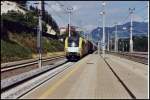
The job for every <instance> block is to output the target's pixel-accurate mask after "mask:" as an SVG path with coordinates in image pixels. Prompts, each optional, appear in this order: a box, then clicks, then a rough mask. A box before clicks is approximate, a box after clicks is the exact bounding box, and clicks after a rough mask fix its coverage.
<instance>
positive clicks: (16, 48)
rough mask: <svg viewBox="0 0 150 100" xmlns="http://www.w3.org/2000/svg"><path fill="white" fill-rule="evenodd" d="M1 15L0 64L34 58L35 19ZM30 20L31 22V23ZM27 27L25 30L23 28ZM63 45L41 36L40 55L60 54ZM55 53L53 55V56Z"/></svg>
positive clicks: (29, 15)
mask: <svg viewBox="0 0 150 100" xmlns="http://www.w3.org/2000/svg"><path fill="white" fill-rule="evenodd" d="M13 15H14V14H13V13H9V14H5V15H2V16H1V17H2V18H3V19H2V21H3V27H1V30H2V31H1V32H2V33H1V63H5V62H11V61H18V60H23V59H30V58H34V57H36V55H37V34H36V32H32V30H30V29H33V28H34V27H36V26H37V25H38V24H37V22H38V21H37V19H34V16H33V15H32V14H31V13H30V14H28V17H29V18H30V20H29V19H26V17H25V16H27V15H22V14H19V13H16V14H15V16H13ZM31 20H32V22H31ZM24 27H27V28H24ZM63 50H64V43H63V42H61V41H58V40H57V39H52V38H48V37H45V36H43V38H42V55H43V56H45V55H52V54H53V53H54V52H58V54H60V53H61V54H62V52H63ZM55 54H56V53H54V55H55Z"/></svg>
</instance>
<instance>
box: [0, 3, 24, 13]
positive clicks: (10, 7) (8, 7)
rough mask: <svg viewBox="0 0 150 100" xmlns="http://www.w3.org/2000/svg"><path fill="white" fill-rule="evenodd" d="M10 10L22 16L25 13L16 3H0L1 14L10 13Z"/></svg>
mask: <svg viewBox="0 0 150 100" xmlns="http://www.w3.org/2000/svg"><path fill="white" fill-rule="evenodd" d="M11 10H13V11H17V12H21V13H23V14H25V13H26V11H25V10H23V9H21V8H20V7H19V5H18V4H17V3H16V2H11V1H1V14H3V13H7V12H8V11H11Z"/></svg>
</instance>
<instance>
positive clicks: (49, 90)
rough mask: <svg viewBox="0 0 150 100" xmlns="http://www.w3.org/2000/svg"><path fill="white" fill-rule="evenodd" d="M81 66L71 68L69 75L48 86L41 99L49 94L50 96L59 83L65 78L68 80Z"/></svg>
mask: <svg viewBox="0 0 150 100" xmlns="http://www.w3.org/2000/svg"><path fill="white" fill-rule="evenodd" d="M78 68H79V66H77V67H75V68H74V69H73V70H71V71H70V72H69V73H68V74H67V75H65V76H64V77H63V78H62V79H60V80H59V81H58V82H57V83H56V84H54V85H53V86H52V87H50V88H48V89H47V91H46V92H44V93H43V94H42V95H41V96H40V97H39V99H44V98H46V97H47V96H49V95H50V94H51V93H52V92H53V91H54V90H55V89H56V88H57V87H58V86H59V85H61V84H62V83H63V82H64V81H65V80H67V79H68V78H69V77H70V76H71V75H72V74H73V73H74V72H75V71H77V70H78Z"/></svg>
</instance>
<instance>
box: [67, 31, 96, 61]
mask: <svg viewBox="0 0 150 100" xmlns="http://www.w3.org/2000/svg"><path fill="white" fill-rule="evenodd" d="M94 50H95V47H94V45H93V44H92V43H91V42H90V41H88V40H86V39H84V38H82V37H81V36H80V35H79V34H78V32H76V31H75V32H71V35H70V36H69V37H66V39H65V54H66V58H67V59H68V60H78V59H80V58H82V57H83V56H85V55H87V54H89V53H93V52H94Z"/></svg>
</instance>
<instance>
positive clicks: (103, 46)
mask: <svg viewBox="0 0 150 100" xmlns="http://www.w3.org/2000/svg"><path fill="white" fill-rule="evenodd" d="M105 5H106V3H105V2H102V6H103V11H102V12H101V15H102V16H103V38H102V56H103V58H104V56H105Z"/></svg>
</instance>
